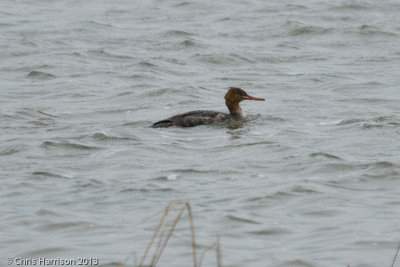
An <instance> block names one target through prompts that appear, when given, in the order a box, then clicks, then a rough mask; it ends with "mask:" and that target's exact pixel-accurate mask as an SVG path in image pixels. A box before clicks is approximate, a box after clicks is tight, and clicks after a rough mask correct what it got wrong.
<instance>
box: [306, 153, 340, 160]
mask: <svg viewBox="0 0 400 267" xmlns="http://www.w3.org/2000/svg"><path fill="white" fill-rule="evenodd" d="M310 157H311V158H315V157H325V158H328V159H339V160H341V158H340V157H338V156H335V155H332V154H328V153H324V152H315V153H311V154H310Z"/></svg>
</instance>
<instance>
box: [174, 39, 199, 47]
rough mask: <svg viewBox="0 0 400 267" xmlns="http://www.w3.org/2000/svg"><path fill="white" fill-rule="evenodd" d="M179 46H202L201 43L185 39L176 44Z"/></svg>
mask: <svg viewBox="0 0 400 267" xmlns="http://www.w3.org/2000/svg"><path fill="white" fill-rule="evenodd" d="M178 46H179V47H181V48H190V47H202V46H203V45H202V44H201V43H199V42H196V41H195V40H190V39H186V40H184V41H182V42H180V43H179V45H178Z"/></svg>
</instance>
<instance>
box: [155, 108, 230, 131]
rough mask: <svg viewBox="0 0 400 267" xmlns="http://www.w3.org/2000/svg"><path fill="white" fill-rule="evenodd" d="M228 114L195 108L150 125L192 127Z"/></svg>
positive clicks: (210, 122)
mask: <svg viewBox="0 0 400 267" xmlns="http://www.w3.org/2000/svg"><path fill="white" fill-rule="evenodd" d="M227 117H228V114H225V113H222V112H219V111H212V110H195V111H190V112H186V113H182V114H178V115H175V116H172V117H170V118H168V119H166V120H162V121H159V122H156V123H154V124H153V125H152V126H151V127H153V128H158V127H171V126H178V127H193V126H198V125H205V124H213V123H217V122H222V121H224V120H226V119H227Z"/></svg>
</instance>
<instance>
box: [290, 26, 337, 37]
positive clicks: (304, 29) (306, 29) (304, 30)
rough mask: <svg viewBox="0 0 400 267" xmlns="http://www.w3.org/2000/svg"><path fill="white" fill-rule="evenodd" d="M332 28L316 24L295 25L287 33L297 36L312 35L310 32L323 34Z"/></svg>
mask: <svg viewBox="0 0 400 267" xmlns="http://www.w3.org/2000/svg"><path fill="white" fill-rule="evenodd" d="M332 31H333V28H322V27H318V26H311V25H308V26H300V27H296V28H294V29H292V30H290V31H289V35H291V36H298V35H312V34H325V33H329V32H332Z"/></svg>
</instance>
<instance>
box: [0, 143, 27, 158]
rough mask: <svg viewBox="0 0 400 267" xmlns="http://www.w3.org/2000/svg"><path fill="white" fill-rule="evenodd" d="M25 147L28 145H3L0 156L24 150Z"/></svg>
mask: <svg viewBox="0 0 400 267" xmlns="http://www.w3.org/2000/svg"><path fill="white" fill-rule="evenodd" d="M27 149H28V146H25V145H12V146H8V147H5V148H3V149H1V150H0V156H8V155H12V154H16V153H19V152H22V151H25V150H27Z"/></svg>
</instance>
